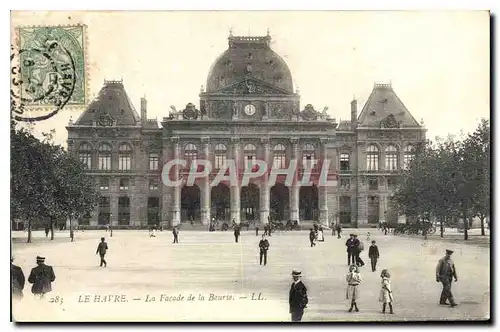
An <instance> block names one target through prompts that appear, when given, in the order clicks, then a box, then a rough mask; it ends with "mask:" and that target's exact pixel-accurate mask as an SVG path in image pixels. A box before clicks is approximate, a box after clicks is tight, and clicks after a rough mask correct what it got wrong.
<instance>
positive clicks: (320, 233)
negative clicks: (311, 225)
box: [317, 226, 325, 242]
mask: <svg viewBox="0 0 500 332" xmlns="http://www.w3.org/2000/svg"><path fill="white" fill-rule="evenodd" d="M317 238H318V242H325V237H324V235H323V227H322V226H319V228H318V232H317Z"/></svg>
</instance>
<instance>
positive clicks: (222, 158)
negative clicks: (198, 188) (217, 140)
mask: <svg viewBox="0 0 500 332" xmlns="http://www.w3.org/2000/svg"><path fill="white" fill-rule="evenodd" d="M214 150H215V169H220V168H222V167H223V166H224V164H225V163H226V158H227V147H226V146H225V145H224V144H216V145H215V149H214Z"/></svg>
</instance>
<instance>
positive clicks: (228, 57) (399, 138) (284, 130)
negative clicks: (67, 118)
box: [67, 35, 425, 227]
mask: <svg viewBox="0 0 500 332" xmlns="http://www.w3.org/2000/svg"><path fill="white" fill-rule="evenodd" d="M270 42H271V37H270V36H269V35H268V36H264V37H236V36H232V35H230V36H229V38H228V49H227V50H226V51H225V52H223V53H222V54H221V55H220V56H219V58H218V59H216V61H215V62H214V64H213V65H212V67H211V68H210V71H209V75H208V79H207V83H206V89H205V88H203V87H202V89H201V91H200V94H199V98H200V99H199V104H198V106H196V105H194V104H192V103H189V104H187V105H186V106H185V107H184V108H183V109H182V110H177V109H176V108H175V107H172V111H171V112H170V114H169V115H168V117H164V118H163V119H162V121H161V126H160V125H159V124H158V121H157V120H156V119H148V117H147V101H146V99H145V98H142V99H141V101H140V114H138V112H137V111H136V110H135V108H134V106H133V104H132V102H131V101H130V100H129V98H128V96H127V93H126V91H125V88H124V84H123V82H122V81H105V82H104V86H103V87H102V89H101V91H100V92H99V95H98V96H97V98H95V100H93V101H92V102H91V103H90V104H89V106H88V107H87V109H86V110H85V111H84V113H83V114H82V115H81V116H80V118H79V119H78V120H76V121H75V122H74V123H70V124H69V125H68V126H67V130H68V149H69V151H71V152H72V153H74V154H75V155H78V157H79V158H80V160H81V161H82V162H83V163H84V164H86V165H87V168H88V172H89V174H91V175H92V176H93V177H94V179H95V181H96V186H97V187H98V188H99V191H100V193H101V197H100V200H99V205H98V207H97V208H96V211H95V212H94V213H93V214H91V215H90V216H88V217H87V218H84V219H82V220H80V224H88V225H91V226H97V225H107V224H111V225H120V226H123V227H127V226H129V227H130V226H135V227H138V226H142V227H144V226H147V225H155V224H160V223H163V224H164V225H166V226H172V225H175V224H178V223H180V222H188V221H192V222H194V223H202V224H204V225H206V224H208V223H209V220H210V219H211V218H214V217H216V218H218V219H219V220H228V221H229V220H233V219H234V220H235V221H236V222H237V223H239V222H241V221H245V220H256V221H258V222H260V223H266V222H267V221H268V219H269V217H270V218H272V219H273V220H285V221H286V220H299V222H301V221H304V220H315V221H320V222H321V223H323V224H330V223H331V222H341V223H343V224H345V225H346V226H347V225H351V226H359V227H361V226H363V225H368V224H376V223H378V222H384V221H388V222H391V223H396V222H398V221H399V222H402V221H403V220H404V217H403V216H398V215H397V213H395V212H394V209H392V208H391V204H390V195H391V193H392V192H393V191H394V189H395V186H396V184H397V175H398V173H399V172H400V170H401V169H403V168H404V167H406V165H407V164H408V162H409V161H410V160H411V158H412V156H413V154H414V148H415V146H416V144H418V143H419V142H422V141H424V140H425V129H424V128H423V126H422V125H421V124H419V123H418V122H417V121H416V120H415V119H414V118H413V116H412V115H411V114H410V113H409V112H408V110H407V109H406V107H405V106H404V104H403V103H402V102H401V101H400V99H399V98H398V97H397V96H396V94H395V92H394V90H393V89H392V87H391V85H388V84H375V85H374V86H373V90H372V93H371V95H370V97H369V98H368V100H367V102H366V103H365V105H364V106H363V107H362V109H361V112H360V114H359V116H358V105H357V101H356V100H353V101H352V102H351V109H350V110H351V114H350V115H351V116H350V120H348V121H340V123H337V121H336V120H335V118H332V117H331V116H330V115H329V114H328V113H327V112H326V109H324V110H322V111H317V110H316V109H315V108H314V107H313V106H312V105H311V104H307V105H305V106H303V107H302V106H301V100H300V95H299V92H298V91H294V89H293V82H292V76H291V73H290V70H289V68H288V67H287V65H286V63H285V62H284V60H283V59H282V58H281V57H280V56H279V55H278V54H276V53H275V52H273V51H272V49H271V47H270ZM172 159H183V160H186V161H187V166H186V167H182V166H175V167H174V168H173V171H174V173H175V174H177V176H178V178H181V179H184V181H185V180H186V178H187V175H188V171H189V167H190V165H191V164H192V161H193V160H199V159H205V160H209V161H210V162H211V163H212V170H211V172H210V173H209V174H208V175H207V176H205V177H200V178H197V179H196V181H195V182H194V184H193V185H186V184H183V185H181V186H176V187H168V186H165V185H163V183H162V176H161V172H162V168H163V165H164V164H165V163H166V162H167V161H169V160H172ZM228 160H234V161H235V164H236V170H237V172H238V174H239V175H240V176H241V175H242V174H244V173H245V171H247V172H248V171H249V170H252V169H253V167H254V166H255V160H264V161H266V162H267V164H268V165H273V167H274V168H276V169H286V168H287V167H289V166H290V160H297V161H298V167H297V169H296V171H295V176H296V177H300V176H304V174H305V173H308V174H310V175H312V177H313V178H314V175H316V178H317V176H318V175H319V174H320V172H321V171H323V172H325V174H326V175H327V177H328V179H330V180H334V181H333V182H335V180H336V184H337V185H336V186H321V185H317V183H315V184H313V185H312V186H300V185H298V184H297V182H296V181H294V182H293V183H292V184H291V185H289V184H285V183H283V179H282V177H280V176H278V181H277V183H276V184H272V183H271V184H270V182H269V176H270V175H269V173H267V172H266V173H265V174H263V176H261V177H259V178H255V179H252V180H250V183H249V184H248V185H245V186H242V185H240V184H234V183H227V182H221V183H220V184H218V185H212V184H213V183H212V180H213V179H214V177H215V176H216V174H217V172H218V171H219V169H221V168H224V165H225V164H226V163H227V162H228ZM323 160H328V161H329V162H330V164H329V167H328V168H327V169H320V168H319V167H318V166H317V165H318V164H320V162H321V161H323ZM177 176H176V177H177Z"/></svg>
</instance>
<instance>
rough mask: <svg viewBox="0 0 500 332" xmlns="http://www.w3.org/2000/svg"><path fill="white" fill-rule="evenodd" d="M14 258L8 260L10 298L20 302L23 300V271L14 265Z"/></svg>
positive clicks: (24, 280)
mask: <svg viewBox="0 0 500 332" xmlns="http://www.w3.org/2000/svg"><path fill="white" fill-rule="evenodd" d="M13 262H14V257H11V258H10V280H11V285H12V298H13V299H15V300H20V299H22V298H23V289H24V283H25V282H26V279H25V278H24V273H23V270H22V269H21V268H20V267H19V266H17V265H14V263H13Z"/></svg>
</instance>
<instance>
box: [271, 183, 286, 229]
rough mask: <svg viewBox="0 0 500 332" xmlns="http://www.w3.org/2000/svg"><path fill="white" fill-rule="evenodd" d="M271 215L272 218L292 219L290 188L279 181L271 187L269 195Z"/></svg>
mask: <svg viewBox="0 0 500 332" xmlns="http://www.w3.org/2000/svg"><path fill="white" fill-rule="evenodd" d="M269 200H270V201H269V208H270V211H269V212H270V216H271V219H272V220H281V221H285V220H289V219H290V209H289V206H290V203H289V202H290V190H289V189H288V188H287V187H286V186H285V185H283V184H282V183H278V184H276V185H274V186H273V187H272V188H271V195H270V197H269Z"/></svg>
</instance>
